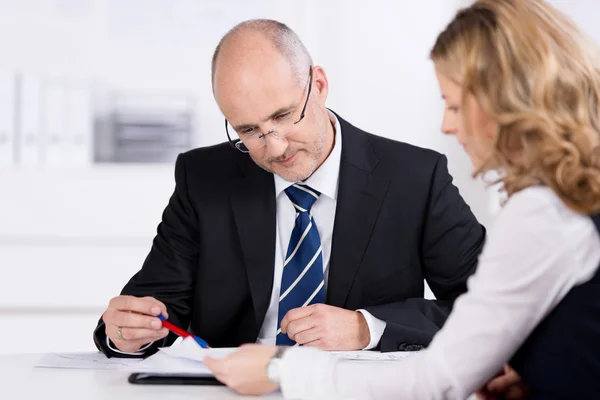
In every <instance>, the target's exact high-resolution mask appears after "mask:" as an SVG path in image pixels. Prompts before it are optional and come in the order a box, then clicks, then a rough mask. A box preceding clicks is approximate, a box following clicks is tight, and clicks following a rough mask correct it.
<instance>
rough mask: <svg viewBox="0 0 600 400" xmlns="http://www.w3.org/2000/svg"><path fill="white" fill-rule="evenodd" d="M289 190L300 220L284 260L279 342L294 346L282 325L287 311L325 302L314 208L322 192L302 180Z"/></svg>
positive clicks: (287, 192) (321, 257) (320, 252)
mask: <svg viewBox="0 0 600 400" xmlns="http://www.w3.org/2000/svg"><path fill="white" fill-rule="evenodd" d="M285 193H286V194H287V195H288V197H289V198H290V200H291V201H292V204H293V205H294V208H295V209H296V224H295V226H294V229H293V230H292V236H291V238H290V244H289V246H288V250H287V254H286V256H285V261H284V262H283V275H282V277H281V292H280V295H279V319H278V322H277V328H278V329H277V341H276V342H277V345H290V346H292V345H294V344H296V343H295V342H294V341H293V340H291V339H290V338H289V337H288V336H287V335H286V334H283V333H281V329H280V327H281V320H282V319H283V317H285V314H287V312H288V311H289V310H291V309H293V308H297V307H304V306H308V305H310V304H315V303H324V302H325V288H324V284H325V282H324V280H323V255H322V249H321V238H320V237H319V231H318V230H317V225H315V220H314V219H313V217H312V214H311V212H310V210H311V208H312V206H313V204H315V201H317V199H318V198H319V196H320V195H321V193H319V192H317V191H316V190H314V189H312V188H310V187H309V186H306V185H302V184H298V183H296V184H294V185H292V186H290V187H288V188H287V189H286V190H285Z"/></svg>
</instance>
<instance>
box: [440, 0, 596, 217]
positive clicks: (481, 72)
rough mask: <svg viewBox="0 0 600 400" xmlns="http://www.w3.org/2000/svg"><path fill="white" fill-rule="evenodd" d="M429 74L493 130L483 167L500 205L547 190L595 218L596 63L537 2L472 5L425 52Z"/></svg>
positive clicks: (591, 49)
mask: <svg viewBox="0 0 600 400" xmlns="http://www.w3.org/2000/svg"><path fill="white" fill-rule="evenodd" d="M431 59H432V60H433V61H434V63H435V66H436V69H438V70H439V71H440V72H442V73H443V74H444V75H446V76H447V77H448V78H450V79H452V80H453V81H455V82H456V83H458V84H459V85H460V86H461V87H462V92H463V97H464V98H463V104H467V103H466V102H465V100H466V97H467V96H468V95H469V94H472V95H474V97H475V99H476V100H477V102H478V103H479V105H480V106H481V108H482V109H483V111H484V112H485V113H486V114H487V115H488V117H490V118H491V119H492V120H494V121H495V122H496V123H497V124H498V127H499V131H498V134H497V136H496V138H495V140H494V143H493V148H492V149H491V150H490V154H489V155H488V157H487V159H486V161H485V163H484V164H483V166H482V167H481V168H479V169H478V170H477V171H476V172H475V175H479V174H482V173H485V172H487V171H490V170H497V171H500V173H501V178H500V179H499V181H500V182H501V183H502V186H503V189H504V190H505V191H506V193H507V194H508V196H511V195H512V194H514V193H516V192H518V191H520V190H522V189H524V188H527V187H530V186H534V185H546V186H548V187H550V188H551V189H552V190H554V192H555V193H556V194H557V195H558V196H559V197H560V198H561V199H562V200H563V201H564V203H565V204H566V205H567V206H569V207H570V208H572V209H574V210H576V211H579V212H582V213H586V214H595V213H598V212H600V152H599V151H600V150H599V149H598V143H599V139H600V108H599V107H600V61H599V60H600V58H599V57H598V50H597V48H596V46H595V45H594V43H593V42H592V41H591V40H590V39H589V38H588V37H587V36H586V35H584V34H583V33H582V32H581V31H580V30H579V29H578V28H577V27H576V26H575V25H574V24H573V23H572V22H571V21H570V20H569V19H568V18H567V17H566V16H564V15H563V14H562V13H560V12H559V11H558V10H556V9H555V8H554V7H552V6H551V5H549V4H548V3H546V2H545V1H543V0H478V1H476V2H475V3H474V4H473V5H472V6H471V7H468V8H465V9H462V10H461V11H459V12H458V14H457V15H456V17H455V18H454V19H453V20H452V21H451V22H450V24H449V25H448V27H447V28H446V29H445V30H444V31H443V32H442V33H441V34H440V35H439V36H438V38H437V41H436V43H435V45H434V47H433V49H432V51H431Z"/></svg>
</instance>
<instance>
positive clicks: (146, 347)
mask: <svg viewBox="0 0 600 400" xmlns="http://www.w3.org/2000/svg"><path fill="white" fill-rule="evenodd" d="M152 343H154V342H150V343H148V344H147V345H145V346H144V347H141V348H140V349H139V350H138V351H136V352H134V353H128V352H126V351H121V350H119V349H117V348H115V347H113V346H112V343H111V341H110V339H109V338H108V336H107V337H106V345H107V346H108V348H109V349H110V350H111V351H114V352H115V353H119V354H125V355H128V356H141V355H142V354H144V352H145V351H146V350H148V348H149V347H150V346H152Z"/></svg>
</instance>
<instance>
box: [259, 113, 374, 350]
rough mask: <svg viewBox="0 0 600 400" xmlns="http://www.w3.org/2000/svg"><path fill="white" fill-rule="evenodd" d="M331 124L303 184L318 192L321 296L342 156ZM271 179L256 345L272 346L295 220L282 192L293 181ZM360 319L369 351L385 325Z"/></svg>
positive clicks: (315, 207) (339, 139)
mask: <svg viewBox="0 0 600 400" xmlns="http://www.w3.org/2000/svg"><path fill="white" fill-rule="evenodd" d="M329 116H330V118H331V122H332V123H333V124H334V135H335V139H334V145H333V149H332V151H331V153H330V154H329V157H327V159H326V160H325V161H324V162H323V164H322V165H321V166H320V167H319V169H317V170H316V171H315V172H314V173H313V174H312V175H311V176H310V177H309V178H308V179H307V180H306V181H305V182H303V183H304V184H306V185H308V186H310V187H311V188H313V189H315V190H317V191H318V192H320V193H321V195H320V196H319V198H318V199H317V201H316V202H315V204H314V205H313V207H312V210H311V211H312V215H313V218H314V221H315V224H316V225H317V230H318V231H319V237H320V238H321V246H322V248H323V275H324V278H325V294H326V295H327V278H328V272H329V259H330V258H331V239H332V237H333V224H334V219H335V209H336V205H337V192H338V180H339V179H338V178H339V175H340V161H341V157H342V132H341V127H340V123H339V121H338V119H337V118H336V116H335V115H334V114H333V113H329ZM274 179H275V196H276V207H277V229H276V244H275V270H274V271H275V273H274V274H273V291H272V292H271V302H270V303H269V308H268V309H267V314H266V316H265V320H264V322H263V325H262V327H261V330H260V333H259V334H258V340H257V342H258V343H265V344H275V341H276V336H277V320H278V316H279V295H280V289H281V277H282V275H283V261H284V260H285V255H286V252H287V249H288V244H289V242H290V238H291V235H292V230H293V229H294V224H295V221H296V210H295V209H294V206H293V205H292V202H291V200H290V199H289V197H288V196H287V195H286V194H285V192H284V190H285V189H287V188H288V187H289V186H291V185H293V184H294V183H295V182H288V181H286V180H284V179H283V178H281V177H279V176H278V175H274ZM358 311H360V312H361V313H362V314H363V315H364V316H365V320H366V321H367V324H368V326H369V332H370V334H371V341H370V343H369V344H368V345H367V347H365V349H372V348H374V347H375V346H377V345H378V344H379V341H380V340H381V336H382V335H383V331H384V330H385V327H386V323H385V322H384V321H381V320H379V319H377V318H375V317H374V316H373V315H371V313H369V312H367V311H365V310H358Z"/></svg>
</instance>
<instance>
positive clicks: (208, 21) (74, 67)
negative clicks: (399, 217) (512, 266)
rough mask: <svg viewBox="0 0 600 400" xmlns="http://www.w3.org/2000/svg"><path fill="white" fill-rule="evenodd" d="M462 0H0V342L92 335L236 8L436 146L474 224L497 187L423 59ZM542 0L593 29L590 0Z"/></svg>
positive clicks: (168, 181)
mask: <svg viewBox="0 0 600 400" xmlns="http://www.w3.org/2000/svg"><path fill="white" fill-rule="evenodd" d="M469 3H470V1H466V0H422V1H408V0H407V1H405V0H395V1H394V0H389V1H384V0H375V1H374V0H371V1H368V2H367V1H344V0H326V1H323V0H304V1H277V0H255V1H244V0H224V1H209V0H177V1H170V0H19V1H14V0H0V50H1V51H2V62H1V63H0V267H1V268H0V271H1V272H2V278H1V279H0V332H2V334H1V338H2V340H0V353H12V352H50V351H80V350H92V349H93V348H94V346H93V343H92V340H91V334H92V330H93V328H94V327H95V325H96V321H97V319H98V318H99V316H100V314H101V313H102V311H104V309H105V307H106V305H107V303H108V300H109V299H110V298H111V297H113V296H114V295H116V294H118V292H119V291H120V289H121V287H122V286H123V285H124V283H125V282H126V281H127V279H129V277H130V276H131V275H132V274H134V273H135V272H136V271H137V270H138V269H139V268H140V266H141V265H142V262H143V260H144V258H145V256H146V254H147V252H148V250H149V248H150V245H151V241H152V238H153V236H154V234H155V231H156V226H157V224H158V223H159V221H160V216H161V212H162V210H163V208H164V206H165V205H166V202H167V200H168V197H169V195H170V194H171V191H172V189H173V161H174V159H175V157H176V155H177V154H178V153H179V152H181V151H185V150H187V149H190V148H193V147H198V146H204V145H211V144H215V143H219V142H222V141H224V140H225V132H224V131H223V127H222V124H223V123H222V115H221V113H220V112H219V110H218V108H217V106H216V104H215V103H214V100H213V98H212V94H211V87H210V59H211V56H212V52H213V49H214V47H215V46H216V44H217V42H218V40H219V39H220V37H221V36H222V35H223V34H224V33H225V32H226V31H227V30H228V29H229V28H231V27H232V26H233V25H235V24H236V23H238V22H240V21H242V20H245V19H248V18H258V17H260V18H274V19H278V20H280V21H282V22H285V23H287V24H288V25H289V26H290V27H291V28H292V29H294V30H296V32H297V33H298V34H299V35H300V37H301V38H302V39H303V40H304V42H305V44H306V45H307V47H308V49H309V50H310V51H311V53H312V55H313V58H314V60H315V63H316V64H319V65H321V66H323V67H324V68H325V70H326V72H327V73H328V77H329V82H330V98H329V104H328V105H329V107H330V108H332V109H333V110H335V111H337V112H338V113H340V114H341V115H343V116H344V117H345V118H346V119H348V120H349V121H350V122H352V123H353V124H355V125H357V126H359V127H361V128H363V129H365V130H367V131H370V132H373V133H376V134H379V135H382V136H387V137H390V138H394V139H397V140H402V141H405V142H409V143H413V144H416V145H418V146H423V147H429V148H433V149H435V150H438V151H440V152H442V153H444V154H446V155H447V156H448V158H449V168H450V171H451V173H452V174H453V176H454V177H455V184H456V185H457V186H458V187H459V189H460V191H461V193H462V194H463V196H464V198H465V199H466V200H467V202H468V203H469V204H470V206H471V207H472V209H473V210H474V212H475V214H476V215H477V217H478V218H479V219H480V221H481V222H482V223H484V224H485V225H486V226H488V227H490V226H491V224H492V221H493V215H494V214H495V213H496V212H497V210H498V205H497V196H495V195H494V193H493V192H492V193H490V192H489V191H488V192H486V191H485V187H484V185H483V184H482V182H480V181H473V180H472V179H471V178H470V171H471V167H470V164H469V161H468V159H467V157H466V156H465V155H464V154H463V153H462V150H461V149H460V148H459V146H458V145H456V143H455V142H454V139H453V138H448V137H444V136H443V135H441V134H440V129H439V128H440V124H441V117H442V110H443V102H442V100H441V98H440V94H439V91H438V88H437V83H436V81H435V77H434V74H433V67H432V65H431V63H430V61H429V60H428V51H429V49H430V48H431V46H432V44H433V42H434V40H435V37H436V35H437V34H438V33H439V32H440V30H442V29H443V28H444V26H445V24H446V23H447V22H448V21H449V19H450V18H451V17H452V15H453V14H454V13H455V12H456V10H457V9H458V8H459V7H460V6H463V5H466V4H469ZM553 3H556V4H557V5H558V6H559V7H560V8H561V9H563V10H565V11H566V12H568V13H569V14H570V15H572V16H573V17H574V18H575V19H576V21H577V22H578V23H580V24H581V25H582V26H583V27H584V29H586V30H587V31H588V32H589V33H590V34H591V35H592V36H593V37H594V38H595V39H596V40H599V39H600V28H599V27H598V25H597V23H596V17H595V16H597V15H600V14H599V12H600V3H598V2H596V1H594V0H587V1H586V0H572V1H570V0H563V1H559V0H557V1H554V2H553ZM399 173H401V171H399ZM407 195H410V193H407Z"/></svg>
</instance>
